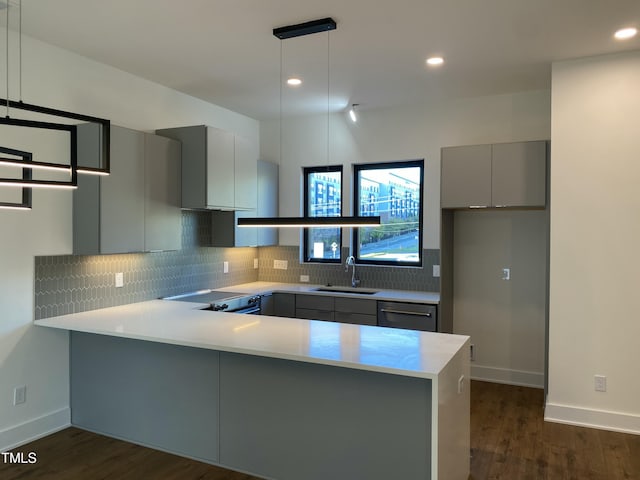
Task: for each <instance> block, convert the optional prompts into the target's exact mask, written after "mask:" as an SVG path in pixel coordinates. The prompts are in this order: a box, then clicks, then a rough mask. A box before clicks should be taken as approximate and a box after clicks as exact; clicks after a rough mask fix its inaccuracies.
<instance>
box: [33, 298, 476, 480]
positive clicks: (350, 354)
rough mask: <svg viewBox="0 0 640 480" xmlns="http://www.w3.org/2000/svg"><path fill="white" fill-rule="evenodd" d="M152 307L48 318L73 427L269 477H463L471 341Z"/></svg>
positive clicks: (182, 306)
mask: <svg viewBox="0 0 640 480" xmlns="http://www.w3.org/2000/svg"><path fill="white" fill-rule="evenodd" d="M205 306H206V305H199V304H194V303H183V302H167V301H162V300H153V301H147V302H141V303H135V304H130V305H123V306H119V307H112V308H106V309H101V310H94V311H89V312H83V313H77V314H71V315H64V316H59V317H52V318H47V319H42V320H38V321H36V322H35V323H36V325H40V326H43V327H51V328H58V329H64V330H69V331H70V343H71V348H70V370H71V410H72V423H73V424H74V425H76V426H78V427H80V428H85V429H87V430H92V431H95V432H98V433H103V434H106V435H110V436H113V437H117V438H121V439H125V440H129V441H132V442H135V443H139V444H143V445H147V446H150V447H153V448H157V449H161V450H166V451H171V452H174V453H177V454H180V455H184V456H188V457H192V458H196V459H199V460H202V461H205V462H208V463H212V464H217V465H221V466H224V467H226V468H230V469H233V470H237V471H243V472H247V473H251V474H254V475H258V476H261V477H264V478H270V479H277V480H289V479H291V480H294V479H295V480H303V479H304V480H320V479H326V478H335V479H345V480H346V479H354V478H367V479H373V480H375V479H380V480H382V479H387V478H403V479H406V480H411V479H416V480H418V479H420V480H424V479H437V478H440V479H447V480H448V479H452V480H455V479H466V478H467V476H468V473H469V385H468V379H469V345H468V344H469V338H468V337H465V336H459V335H447V334H438V333H429V332H418V331H410V330H403V329H392V328H382V327H373V326H363V325H350V324H339V323H332V322H322V321H314V320H311V321H310V320H300V319H292V318H278V317H270V316H265V315H255V316H254V315H239V314H234V313H218V312H210V311H203V310H201V309H202V308H204V307H205Z"/></svg>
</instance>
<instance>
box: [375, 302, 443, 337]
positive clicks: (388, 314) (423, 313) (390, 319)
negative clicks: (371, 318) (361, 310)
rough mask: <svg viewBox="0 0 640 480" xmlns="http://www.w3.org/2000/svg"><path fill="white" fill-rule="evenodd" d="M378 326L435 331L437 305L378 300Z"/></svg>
mask: <svg viewBox="0 0 640 480" xmlns="http://www.w3.org/2000/svg"><path fill="white" fill-rule="evenodd" d="M378 326H379V327H394V328H406V329H409V330H421V331H423V332H437V331H438V330H437V326H438V325H437V307H436V306H435V305H425V304H423V303H404V302H383V301H378Z"/></svg>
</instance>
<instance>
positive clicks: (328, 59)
mask: <svg viewBox="0 0 640 480" xmlns="http://www.w3.org/2000/svg"><path fill="white" fill-rule="evenodd" d="M330 38H331V32H330V31H327V166H329V163H330V162H329V158H330V153H329V145H331V143H330V142H329V136H330V130H329V117H330V115H331V106H330V97H329V95H330V92H331V88H330V86H331V61H330V60H331V53H330V52H331V42H330V41H329V40H330Z"/></svg>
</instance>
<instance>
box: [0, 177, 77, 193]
mask: <svg viewBox="0 0 640 480" xmlns="http://www.w3.org/2000/svg"><path fill="white" fill-rule="evenodd" d="M0 187H24V188H57V189H60V190H74V189H76V188H78V185H72V184H70V183H69V182H54V181H51V180H21V179H18V178H0Z"/></svg>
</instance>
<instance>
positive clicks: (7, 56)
mask: <svg viewBox="0 0 640 480" xmlns="http://www.w3.org/2000/svg"><path fill="white" fill-rule="evenodd" d="M9 10H10V6H9V2H7V25H6V27H7V45H6V51H5V52H6V55H5V59H6V63H7V85H6V86H7V118H9Z"/></svg>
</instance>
